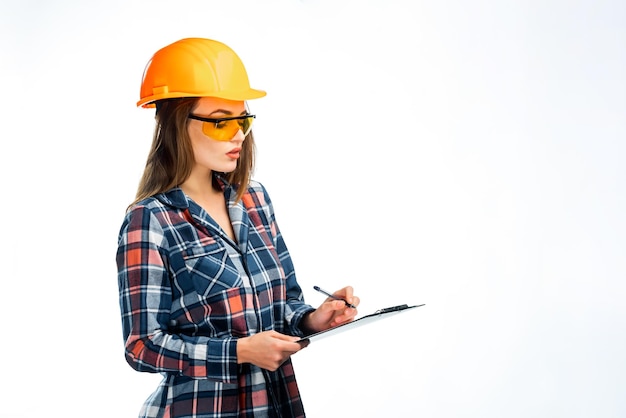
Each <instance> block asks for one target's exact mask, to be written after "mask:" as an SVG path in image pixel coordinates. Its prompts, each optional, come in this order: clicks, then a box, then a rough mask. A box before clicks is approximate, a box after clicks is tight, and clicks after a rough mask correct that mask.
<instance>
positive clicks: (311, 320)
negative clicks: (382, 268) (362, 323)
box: [303, 286, 360, 333]
mask: <svg viewBox="0 0 626 418" xmlns="http://www.w3.org/2000/svg"><path fill="white" fill-rule="evenodd" d="M333 296H336V297H338V298H341V299H344V300H346V301H347V302H348V303H350V304H351V305H353V306H358V305H359V302H360V299H359V297H358V296H354V294H353V289H352V286H346V287H344V288H343V289H340V290H337V291H336V292H334V293H333ZM356 314H357V310H356V309H354V308H350V307H349V306H347V305H346V303H345V302H344V301H343V300H336V299H331V298H327V299H326V301H324V303H322V304H321V305H320V306H319V307H318V308H317V309H316V310H314V311H313V312H311V313H310V314H308V315H307V316H305V317H304V319H303V325H304V327H303V329H306V330H307V331H309V333H314V332H318V331H323V330H325V329H328V328H332V327H336V326H337V325H341V324H344V323H346V322H350V321H352V320H353V319H354V318H355V317H356Z"/></svg>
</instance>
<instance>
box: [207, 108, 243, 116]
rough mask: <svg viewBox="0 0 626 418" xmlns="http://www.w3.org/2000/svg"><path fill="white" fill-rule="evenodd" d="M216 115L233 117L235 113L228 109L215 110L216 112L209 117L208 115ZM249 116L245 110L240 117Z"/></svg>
mask: <svg viewBox="0 0 626 418" xmlns="http://www.w3.org/2000/svg"><path fill="white" fill-rule="evenodd" d="M216 113H223V114H225V115H228V116H232V114H233V112H231V111H230V110H226V109H215V110H214V111H212V112H211V113H209V115H208V116H212V115H214V114H216ZM247 114H248V111H247V110H245V109H244V110H243V111H242V112H241V113H240V114H239V115H240V116H244V115H247Z"/></svg>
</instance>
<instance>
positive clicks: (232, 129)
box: [188, 114, 256, 141]
mask: <svg viewBox="0 0 626 418" xmlns="http://www.w3.org/2000/svg"><path fill="white" fill-rule="evenodd" d="M188 117H189V119H195V120H199V121H201V122H202V132H203V133H204V134H205V135H206V136H208V137H210V138H213V139H215V140H216V141H230V140H231V139H233V138H234V137H235V135H237V132H239V131H240V130H241V131H242V132H243V135H244V136H246V135H248V133H250V129H252V122H254V118H256V116H255V115H242V116H229V117H225V118H217V119H212V118H203V117H201V116H197V115H194V114H189V116H188Z"/></svg>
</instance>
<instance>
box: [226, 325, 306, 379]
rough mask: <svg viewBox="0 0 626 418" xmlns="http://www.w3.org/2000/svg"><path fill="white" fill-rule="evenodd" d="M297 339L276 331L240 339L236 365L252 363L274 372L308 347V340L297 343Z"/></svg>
mask: <svg viewBox="0 0 626 418" xmlns="http://www.w3.org/2000/svg"><path fill="white" fill-rule="evenodd" d="M299 339H300V338H299V337H292V336H290V335H285V334H281V333H279V332H276V331H263V332H260V333H258V334H255V335H252V336H250V337H244V338H240V339H239V340H237V363H239V364H241V363H252V364H254V365H256V366H259V367H260V368H262V369H267V370H271V371H275V370H276V369H278V368H279V367H280V365H281V364H283V363H284V362H285V360H287V359H288V358H289V356H291V355H292V354H295V353H297V352H298V351H300V350H301V349H303V348H304V347H306V346H307V345H309V341H308V340H306V341H303V342H300V343H297V342H296V341H298V340H299Z"/></svg>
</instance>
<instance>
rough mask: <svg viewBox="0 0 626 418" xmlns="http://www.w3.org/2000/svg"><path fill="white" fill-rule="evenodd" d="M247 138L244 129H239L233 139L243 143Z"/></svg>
mask: <svg viewBox="0 0 626 418" xmlns="http://www.w3.org/2000/svg"><path fill="white" fill-rule="evenodd" d="M245 140H246V136H245V135H244V134H243V130H242V129H239V130H238V131H237V133H236V134H235V136H233V139H231V141H232V142H239V143H242V142H243V141H245Z"/></svg>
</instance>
